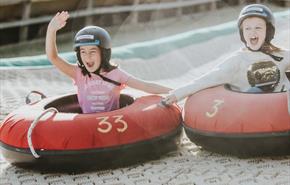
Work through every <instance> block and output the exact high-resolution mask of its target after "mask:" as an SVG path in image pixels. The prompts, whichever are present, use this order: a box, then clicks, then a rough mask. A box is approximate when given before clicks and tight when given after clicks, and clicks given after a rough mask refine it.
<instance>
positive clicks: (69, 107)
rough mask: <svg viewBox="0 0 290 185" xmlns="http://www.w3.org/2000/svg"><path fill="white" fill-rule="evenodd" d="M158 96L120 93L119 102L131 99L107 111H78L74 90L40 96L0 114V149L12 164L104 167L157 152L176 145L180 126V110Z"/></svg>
mask: <svg viewBox="0 0 290 185" xmlns="http://www.w3.org/2000/svg"><path fill="white" fill-rule="evenodd" d="M160 99H161V98H160V97H159V96H153V95H152V96H144V97H140V98H137V99H136V100H135V101H134V102H132V98H131V97H129V96H127V95H121V98H120V100H121V101H120V102H121V104H124V103H125V104H130V103H131V104H130V105H128V106H125V107H123V108H121V109H118V110H115V111H111V112H104V113H94V114H81V113H80V108H79V105H78V103H77V97H76V95H75V94H72V95H65V96H60V97H52V98H44V99H42V100H40V101H38V102H36V103H30V104H27V105H25V106H22V107H20V108H19V109H17V110H15V111H13V112H12V113H10V114H9V115H8V116H7V117H6V118H5V119H4V121H3V122H2V123H1V125H0V146H1V151H2V153H3V156H4V157H5V158H6V159H7V160H8V161H10V162H11V163H16V164H34V163H35V164H40V163H45V164H46V165H63V164H65V165H84V166H87V165H96V164H97V165H98V166H102V165H104V167H107V166H110V165H111V164H115V163H116V164H118V162H120V161H121V162H120V163H122V164H123V163H124V162H125V161H126V162H130V161H132V160H133V161H135V159H136V160H137V161H138V160H139V159H142V158H150V156H152V155H155V156H160V155H161V154H164V153H166V152H168V151H170V150H172V149H176V144H177V142H178V140H179V136H180V132H181V127H182V125H181V122H182V117H181V112H180V109H179V108H178V107H177V106H176V105H173V106H170V107H168V108H167V107H162V106H160V105H158V103H159V102H160ZM130 101H131V102H130ZM123 106H124V105H123ZM52 107H53V108H52ZM45 110H48V111H47V113H46V114H44V113H43V111H45ZM51 110H52V112H50V111H51ZM56 111H57V112H56ZM42 113H43V115H42V117H39V115H40V114H42ZM37 117H39V121H35V120H36V118H37ZM36 122H38V123H37V124H36ZM32 123H33V125H32ZM102 167H103V166H102Z"/></svg>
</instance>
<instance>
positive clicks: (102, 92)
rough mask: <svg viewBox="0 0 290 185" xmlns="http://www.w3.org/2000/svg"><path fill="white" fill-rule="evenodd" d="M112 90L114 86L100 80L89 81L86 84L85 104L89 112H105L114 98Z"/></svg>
mask: <svg viewBox="0 0 290 185" xmlns="http://www.w3.org/2000/svg"><path fill="white" fill-rule="evenodd" d="M113 88H114V85H112V84H110V83H107V82H104V81H101V80H95V81H91V82H89V83H88V84H86V85H85V90H86V92H87V95H86V102H87V105H88V106H89V107H90V110H92V111H93V112H103V111H106V109H107V108H108V106H110V103H111V100H112V97H113V96H114V95H113Z"/></svg>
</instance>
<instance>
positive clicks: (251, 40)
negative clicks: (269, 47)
mask: <svg viewBox="0 0 290 185" xmlns="http://www.w3.org/2000/svg"><path fill="white" fill-rule="evenodd" d="M258 41H259V39H258V37H251V38H250V43H251V45H256V44H257V43H258Z"/></svg>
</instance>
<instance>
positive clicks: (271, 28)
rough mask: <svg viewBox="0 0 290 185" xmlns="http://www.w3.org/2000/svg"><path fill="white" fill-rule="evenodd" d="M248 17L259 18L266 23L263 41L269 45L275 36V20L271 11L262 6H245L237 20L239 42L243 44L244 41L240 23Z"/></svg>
mask: <svg viewBox="0 0 290 185" xmlns="http://www.w3.org/2000/svg"><path fill="white" fill-rule="evenodd" d="M248 17H260V18H262V19H264V20H265V21H266V27H267V31H266V39H265V41H266V42H268V43H270V41H271V40H272V39H273V37H274V34H275V19H274V16H273V13H272V11H271V10H270V9H269V8H268V7H266V6H265V5H262V4H251V5H248V6H245V7H244V8H243V9H242V11H241V13H240V15H239V18H238V28H239V31H240V37H241V40H242V41H243V42H244V43H245V42H246V41H245V39H244V37H243V31H242V28H241V24H242V22H243V21H244V20H245V19H246V18H248Z"/></svg>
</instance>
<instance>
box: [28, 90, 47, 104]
mask: <svg viewBox="0 0 290 185" xmlns="http://www.w3.org/2000/svg"><path fill="white" fill-rule="evenodd" d="M31 94H38V95H40V98H41V100H42V99H44V98H46V96H45V95H44V94H43V93H42V92H39V91H31V92H30V93H28V95H27V96H26V98H25V103H26V104H30V103H31V100H30V98H29V97H30V95H31Z"/></svg>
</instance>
